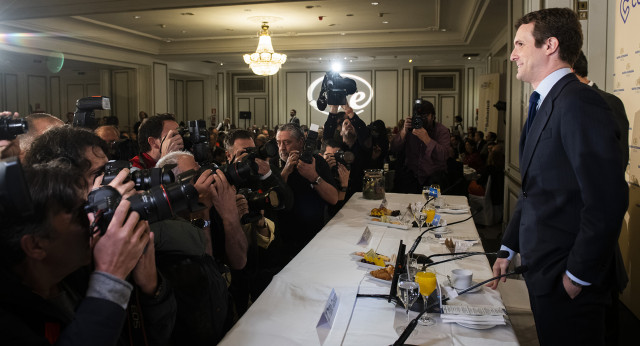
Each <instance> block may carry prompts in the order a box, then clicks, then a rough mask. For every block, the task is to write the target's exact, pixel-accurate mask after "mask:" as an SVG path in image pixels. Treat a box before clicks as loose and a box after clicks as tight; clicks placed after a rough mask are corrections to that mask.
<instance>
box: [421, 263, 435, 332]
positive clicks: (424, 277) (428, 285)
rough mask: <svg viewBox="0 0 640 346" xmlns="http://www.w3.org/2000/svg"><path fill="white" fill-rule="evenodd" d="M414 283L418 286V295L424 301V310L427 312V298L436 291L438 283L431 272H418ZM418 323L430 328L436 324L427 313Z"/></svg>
mask: <svg viewBox="0 0 640 346" xmlns="http://www.w3.org/2000/svg"><path fill="white" fill-rule="evenodd" d="M416 283H418V285H419V286H420V294H421V295H422V299H424V309H425V311H426V310H427V307H428V303H427V301H428V298H429V295H431V293H433V291H434V290H435V289H436V285H437V284H438V281H437V280H436V274H434V273H432V272H419V273H416ZM418 323H419V324H420V325H423V326H431V325H433V324H435V323H436V320H434V319H433V318H431V316H429V313H428V312H425V313H424V314H423V315H422V317H420V319H419V320H418Z"/></svg>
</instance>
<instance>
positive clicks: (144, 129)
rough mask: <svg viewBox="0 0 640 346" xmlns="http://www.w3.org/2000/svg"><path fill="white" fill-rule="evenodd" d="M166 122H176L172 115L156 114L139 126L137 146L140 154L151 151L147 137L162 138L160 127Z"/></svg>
mask: <svg viewBox="0 0 640 346" xmlns="http://www.w3.org/2000/svg"><path fill="white" fill-rule="evenodd" d="M166 120H172V121H176V118H175V117H174V116H173V114H169V113H164V114H158V115H154V116H152V117H148V118H147V120H146V121H145V122H143V123H142V124H141V125H140V128H139V129H138V146H139V147H140V152H141V153H146V152H148V151H151V146H150V145H149V137H152V138H156V139H158V138H160V136H162V127H163V126H164V122H165V121H166Z"/></svg>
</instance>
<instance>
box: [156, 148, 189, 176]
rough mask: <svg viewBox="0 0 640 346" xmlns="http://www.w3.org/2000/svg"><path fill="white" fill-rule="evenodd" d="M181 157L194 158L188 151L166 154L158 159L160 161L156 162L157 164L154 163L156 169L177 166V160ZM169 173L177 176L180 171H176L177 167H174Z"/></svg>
mask: <svg viewBox="0 0 640 346" xmlns="http://www.w3.org/2000/svg"><path fill="white" fill-rule="evenodd" d="M182 156H191V157H193V158H194V160H195V157H194V156H193V154H192V153H190V152H188V151H172V152H170V153H168V154H167V155H165V156H163V157H161V158H160V160H158V162H157V163H156V167H157V168H162V167H164V166H166V165H177V164H178V160H180V157H182ZM171 172H173V174H174V175H178V174H180V173H182V172H180V170H179V169H178V167H175V168H173V169H172V170H171Z"/></svg>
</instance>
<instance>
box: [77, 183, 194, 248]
mask: <svg viewBox="0 0 640 346" xmlns="http://www.w3.org/2000/svg"><path fill="white" fill-rule="evenodd" d="M121 200H122V196H121V195H120V193H119V192H118V190H116V189H115V188H113V187H111V186H108V185H105V186H101V187H99V188H97V189H94V190H93V191H91V192H90V193H89V196H88V197H87V203H86V204H85V207H84V210H85V211H86V212H88V213H94V214H95V217H96V218H95V221H94V223H95V225H96V227H97V229H98V230H99V232H100V235H104V233H105V232H106V231H107V228H108V227H109V223H110V222H111V219H112V218H113V215H114V214H115V211H116V208H117V207H118V205H119V204H120V202H121ZM127 200H128V201H129V202H131V207H130V208H129V210H130V211H137V212H138V214H140V219H142V220H147V221H149V223H154V222H158V221H162V220H166V219H169V218H171V217H173V216H174V215H175V213H178V212H181V211H184V210H190V211H194V210H197V209H200V208H201V207H200V205H199V204H198V190H196V188H195V187H194V186H193V185H192V184H190V183H189V182H188V181H178V182H175V183H170V184H165V185H158V186H154V187H152V188H151V189H149V190H147V191H144V192H142V193H140V194H135V195H133V196H131V197H129V198H128V199H127Z"/></svg>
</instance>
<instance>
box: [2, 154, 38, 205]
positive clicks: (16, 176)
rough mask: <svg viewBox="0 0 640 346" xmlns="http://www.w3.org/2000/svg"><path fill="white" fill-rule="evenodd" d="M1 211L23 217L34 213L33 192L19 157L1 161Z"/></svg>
mask: <svg viewBox="0 0 640 346" xmlns="http://www.w3.org/2000/svg"><path fill="white" fill-rule="evenodd" d="M0 212H2V214H5V213H11V214H14V215H20V216H23V217H24V216H29V215H31V214H32V213H33V205H32V203H31V193H29V187H28V186H27V181H26V179H25V177H24V172H23V171H22V166H21V165H20V160H18V158H17V157H11V158H8V159H5V160H1V161H0Z"/></svg>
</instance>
